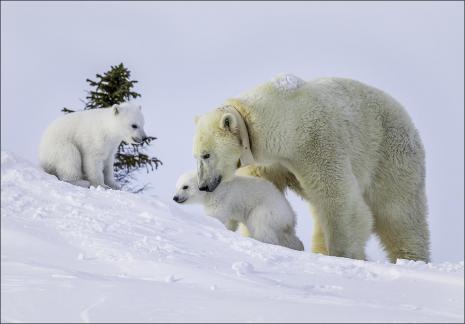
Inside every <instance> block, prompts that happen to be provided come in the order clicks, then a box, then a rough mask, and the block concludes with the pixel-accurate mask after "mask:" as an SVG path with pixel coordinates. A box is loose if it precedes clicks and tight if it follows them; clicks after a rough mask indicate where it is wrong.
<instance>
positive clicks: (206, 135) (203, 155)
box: [193, 108, 243, 192]
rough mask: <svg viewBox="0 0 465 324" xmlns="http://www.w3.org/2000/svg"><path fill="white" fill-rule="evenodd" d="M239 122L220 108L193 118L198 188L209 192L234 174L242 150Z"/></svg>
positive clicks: (234, 116)
mask: <svg viewBox="0 0 465 324" xmlns="http://www.w3.org/2000/svg"><path fill="white" fill-rule="evenodd" d="M238 123H239V121H238V120H237V117H236V115H234V114H232V113H230V112H227V111H225V110H223V109H221V108H220V109H216V110H214V111H211V112H209V113H206V114H205V115H203V116H201V117H197V118H196V131H195V135H194V147H193V153H194V157H195V159H196V160H197V177H198V187H199V190H201V191H208V192H212V191H214V190H215V189H216V187H217V186H218V185H219V184H220V183H221V181H228V180H230V179H231V177H232V176H233V175H234V171H235V170H236V169H237V165H238V161H239V159H240V157H241V154H242V150H243V148H242V143H241V137H240V134H239V126H238Z"/></svg>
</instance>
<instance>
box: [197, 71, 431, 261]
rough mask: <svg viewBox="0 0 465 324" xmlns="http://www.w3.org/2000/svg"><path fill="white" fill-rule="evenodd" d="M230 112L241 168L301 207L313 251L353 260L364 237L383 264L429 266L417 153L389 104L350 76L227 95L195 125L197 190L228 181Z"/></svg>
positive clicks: (415, 137)
mask: <svg viewBox="0 0 465 324" xmlns="http://www.w3.org/2000/svg"><path fill="white" fill-rule="evenodd" d="M231 106H232V107H233V108H234V109H235V110H236V111H238V112H239V116H240V117H239V118H242V119H243V121H244V123H245V125H246V126H245V127H246V131H247V132H248V137H249V140H250V148H251V154H252V156H253V160H254V161H255V162H256V165H254V166H252V168H251V169H250V170H249V171H251V173H252V174H254V175H258V176H261V177H264V178H266V179H268V180H269V181H271V182H273V183H274V184H275V185H276V187H277V188H279V189H280V190H284V189H285V188H286V187H289V188H291V189H293V190H295V191H296V192H297V193H298V194H299V195H301V196H302V197H303V198H304V199H305V200H307V201H308V202H309V203H311V205H312V207H313V210H314V213H313V214H314V216H315V223H314V228H315V230H314V234H313V243H314V246H313V251H315V252H320V253H325V254H329V255H334V256H342V257H349V258H356V259H363V258H364V257H365V251H364V248H365V244H366V241H367V239H368V237H369V235H370V233H371V232H372V231H374V232H375V233H377V234H378V235H379V237H380V239H381V242H382V243H383V245H384V247H385V248H386V250H387V252H388V254H389V257H390V259H391V260H392V261H394V262H395V260H396V259H397V258H403V259H413V260H423V261H428V260H429V231H428V225H427V220H426V213H427V207H426V196H425V179H424V177H425V166H424V150H423V146H422V143H421V140H420V137H419V134H418V132H417V130H416V129H415V127H414V125H413V123H412V121H411V120H410V118H409V116H408V114H407V113H406V111H405V110H404V108H403V107H402V106H401V105H400V104H399V103H398V102H397V101H396V100H394V99H393V98H392V97H390V96H389V95H387V94H386V93H384V92H382V91H380V90H378V89H375V88H373V87H370V86H367V85H365V84H362V83H360V82H358V81H354V80H348V79H340V78H324V79H318V80H315V81H309V82H304V81H301V80H300V79H298V78H297V77H293V76H280V77H278V78H277V79H275V80H273V81H271V82H267V83H265V84H263V85H261V86H259V87H257V88H255V89H252V90H251V91H249V92H247V93H245V94H243V95H241V96H239V97H238V98H234V99H230V100H228V101H227V102H226V103H225V105H223V106H222V107H220V108H218V109H215V110H213V111H211V112H209V113H207V114H205V115H203V116H201V117H200V118H198V119H197V122H196V124H197V130H196V133H195V136H194V149H193V151H194V156H195V158H196V159H197V160H198V178H199V185H200V186H201V188H202V189H204V190H208V191H215V190H216V187H217V186H218V185H219V184H220V183H221V181H227V180H228V179H229V178H231V177H232V176H233V175H234V171H235V169H236V167H237V162H238V161H239V160H240V158H241V154H242V153H243V149H242V145H241V142H242V141H241V136H240V134H241V130H240V129H238V127H240V126H237V127H235V128H234V127H233V128H231V127H226V126H227V125H225V124H224V123H222V122H221V121H222V116H223V115H224V114H227V113H228V111H230V110H231V109H230V107H231ZM230 124H233V125H240V123H239V122H238V121H232V123H230ZM242 132H243V130H242ZM206 154H207V155H206ZM205 156H208V159H206V158H204V157H205Z"/></svg>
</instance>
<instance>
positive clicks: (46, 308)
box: [1, 151, 464, 322]
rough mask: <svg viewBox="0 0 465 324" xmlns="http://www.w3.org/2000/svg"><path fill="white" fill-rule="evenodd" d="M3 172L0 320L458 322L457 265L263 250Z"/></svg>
mask: <svg viewBox="0 0 465 324" xmlns="http://www.w3.org/2000/svg"><path fill="white" fill-rule="evenodd" d="M1 173H2V178H1V200H2V204H1V225H2V226H1V243H2V262H1V270H2V271H1V275H2V277H1V291H2V292H1V297H2V299H1V303H2V304H1V319H2V322H7V321H11V322H13V321H26V322H33V321H35V322H37V321H42V322H49V321H55V322H70V321H72V322H76V321H83V322H95V321H99V322H114V321H119V322H121V321H132V322H134V321H136V322H160V321H178V322H182V321H184V322H186V321H190V322H203V321H230V322H245V321H254V322H256V321H266V322H276V321H281V322H283V321H284V322H302V321H304V322H322V321H325V322H328V321H329V322H331V321H333V322H338V321H355V322H356V321H364V322H367V321H368V322H369V321H421V322H463V320H464V315H463V311H464V307H463V302H464V298H463V291H464V285H463V282H464V280H463V274H464V271H463V269H464V263H463V262H460V263H442V264H425V263H422V262H412V261H399V262H398V264H396V265H392V264H388V263H380V262H366V261H360V260H350V259H344V258H335V257H327V256H322V255H317V254H312V253H309V252H307V251H306V252H298V251H293V250H290V249H286V248H283V247H280V246H273V245H268V244H264V243H261V242H258V241H255V240H252V239H249V238H244V237H241V236H240V235H239V234H237V233H232V232H230V231H227V230H226V229H224V227H223V225H222V224H220V223H219V222H218V221H216V220H215V219H212V218H208V217H206V216H205V217H204V216H199V215H190V214H188V213H186V212H184V211H183V210H181V209H179V208H178V207H177V206H175V205H173V204H171V203H165V202H163V201H161V200H160V199H159V198H157V197H156V196H154V195H153V194H151V193H150V191H149V192H144V193H142V194H132V193H129V192H124V191H113V190H104V189H102V188H98V189H90V190H89V189H84V188H79V187H75V186H72V185H70V184H67V183H64V182H60V181H58V180H57V179H56V178H55V177H53V176H50V175H48V174H46V173H44V172H43V171H41V170H40V169H39V168H38V167H36V166H34V165H32V164H31V163H29V162H27V161H25V160H23V159H21V158H19V157H17V156H14V155H13V154H11V153H9V152H4V151H2V153H1ZM30 305H34V307H30ZM58 305H60V306H59V307H58Z"/></svg>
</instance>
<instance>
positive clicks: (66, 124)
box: [39, 103, 146, 189]
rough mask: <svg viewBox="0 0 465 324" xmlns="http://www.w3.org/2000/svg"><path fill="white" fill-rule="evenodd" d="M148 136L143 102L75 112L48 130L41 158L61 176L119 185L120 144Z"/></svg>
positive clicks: (86, 182)
mask: <svg viewBox="0 0 465 324" xmlns="http://www.w3.org/2000/svg"><path fill="white" fill-rule="evenodd" d="M132 125H136V126H137V129H134V128H133V127H132ZM145 137H146V135H145V132H144V117H143V115H142V112H141V107H140V106H135V105H132V104H128V103H125V104H121V105H114V106H113V107H111V108H105V109H92V110H85V111H80V112H74V113H71V114H67V115H64V116H62V117H60V118H58V119H57V120H55V121H54V122H52V123H51V124H50V126H49V127H48V128H47V129H46V130H45V132H44V134H43V136H42V140H41V143H40V147H39V161H40V165H41V166H42V168H43V169H44V170H45V171H46V172H48V173H50V174H53V175H56V176H57V177H58V178H59V179H60V180H63V181H67V182H70V183H73V184H75V185H79V186H84V187H89V185H92V186H95V187H96V186H103V187H111V188H113V189H118V188H119V186H118V184H117V183H116V182H115V180H114V177H113V163H114V158H115V153H116V150H117V148H118V146H119V144H120V143H121V141H123V140H124V141H125V142H127V143H137V142H140V141H142V140H143V139H144V138H145Z"/></svg>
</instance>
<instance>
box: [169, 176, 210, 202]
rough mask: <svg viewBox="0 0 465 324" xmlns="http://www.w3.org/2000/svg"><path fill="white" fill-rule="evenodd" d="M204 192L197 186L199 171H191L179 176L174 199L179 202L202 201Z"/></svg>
mask: <svg viewBox="0 0 465 324" xmlns="http://www.w3.org/2000/svg"><path fill="white" fill-rule="evenodd" d="M202 194H203V193H202V192H200V191H199V188H198V186H197V173H196V172H195V171H191V172H187V173H184V174H183V175H182V176H180V177H179V179H178V182H177V183H176V192H175V194H174V197H173V200H174V201H175V202H177V203H178V204H182V203H198V202H201V196H202Z"/></svg>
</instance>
